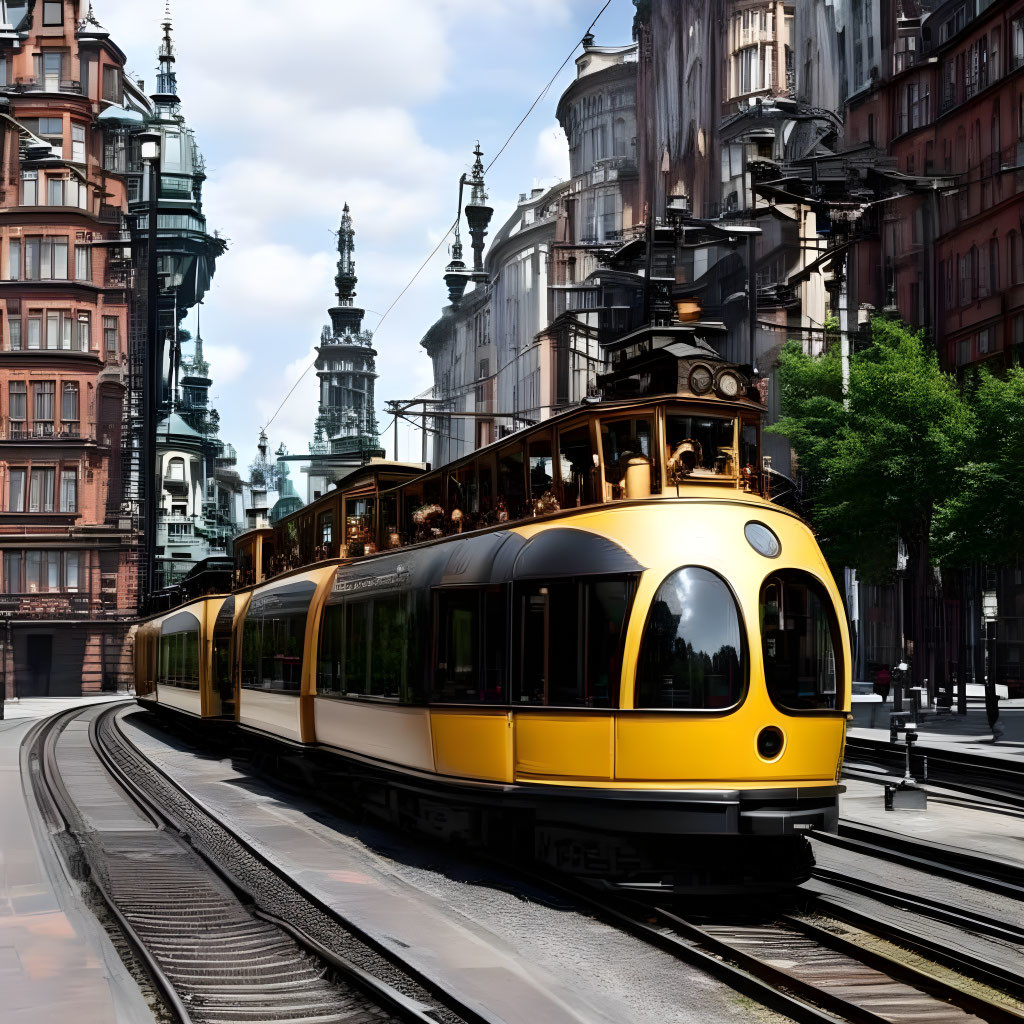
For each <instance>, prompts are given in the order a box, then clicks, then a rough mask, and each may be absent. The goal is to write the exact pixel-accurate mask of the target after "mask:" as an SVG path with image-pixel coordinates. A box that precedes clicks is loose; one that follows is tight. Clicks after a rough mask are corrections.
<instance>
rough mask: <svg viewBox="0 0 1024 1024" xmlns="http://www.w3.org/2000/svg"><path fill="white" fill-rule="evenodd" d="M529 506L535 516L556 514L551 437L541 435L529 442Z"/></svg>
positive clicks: (556, 504)
mask: <svg viewBox="0 0 1024 1024" xmlns="http://www.w3.org/2000/svg"><path fill="white" fill-rule="evenodd" d="M529 455H530V462H529V479H530V504H531V505H532V511H533V513H534V514H535V515H543V514H544V513H545V512H557V511H558V508H559V505H558V500H557V498H556V496H555V490H554V487H555V461H554V455H553V454H552V449H551V435H550V434H542V435H541V436H540V437H534V438H531V440H530V442H529Z"/></svg>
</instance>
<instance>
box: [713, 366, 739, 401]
mask: <svg viewBox="0 0 1024 1024" xmlns="http://www.w3.org/2000/svg"><path fill="white" fill-rule="evenodd" d="M715 390H716V391H717V392H718V394H719V395H720V396H721V397H722V398H736V397H737V396H738V395H739V393H740V379H739V377H737V376H736V374H735V373H731V372H729V371H726V372H724V373H720V374H719V375H718V380H716V381H715Z"/></svg>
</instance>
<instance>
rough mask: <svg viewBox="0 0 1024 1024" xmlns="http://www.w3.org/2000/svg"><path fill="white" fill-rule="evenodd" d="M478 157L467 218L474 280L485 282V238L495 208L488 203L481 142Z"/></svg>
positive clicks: (476, 154)
mask: <svg viewBox="0 0 1024 1024" xmlns="http://www.w3.org/2000/svg"><path fill="white" fill-rule="evenodd" d="M473 155H474V156H475V157H476V160H475V162H474V163H473V172H472V174H470V177H469V184H470V185H471V186H472V192H471V193H470V198H469V202H468V203H466V220H467V221H468V223H469V234H470V237H471V238H472V239H473V280H474V281H476V282H478V283H480V284H483V283H485V282H486V281H487V272H486V271H485V270H484V239H485V238H486V237H487V225H488V224H490V223H491V217H493V216H494V210H493V208H492V207H490V206H488V205H487V192H486V191H485V186H484V162H483V159H482V158H483V155H484V154H483V151H482V150H481V149H480V143H479V142H477V144H476V149H474V150H473Z"/></svg>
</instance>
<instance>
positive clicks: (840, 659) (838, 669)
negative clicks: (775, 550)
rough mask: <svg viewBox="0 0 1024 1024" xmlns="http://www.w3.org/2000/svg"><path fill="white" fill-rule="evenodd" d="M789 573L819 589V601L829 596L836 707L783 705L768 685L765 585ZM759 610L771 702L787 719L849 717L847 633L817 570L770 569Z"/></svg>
mask: <svg viewBox="0 0 1024 1024" xmlns="http://www.w3.org/2000/svg"><path fill="white" fill-rule="evenodd" d="M786 575H790V576H792V575H797V576H801V577H803V578H804V579H803V582H804V585H805V586H806V585H807V583H810V584H813V586H814V587H815V588H817V590H818V591H819V594H818V597H819V600H820V599H821V597H822V596H823V597H824V598H825V604H824V608H825V613H826V618H827V619H828V624H829V636H830V638H831V641H832V654H833V657H834V658H835V675H836V694H835V704H836V706H835V707H834V708H788V707H786V706H785V705H784V704H780V703H779V702H778V701H777V700H776V699H775V696H774V695H773V693H772V690H771V688H770V687H769V685H768V674H767V671H766V670H765V668H764V632H763V630H762V628H761V621H760V619H761V597H762V594H763V593H764V589H765V587H766V586H767V585H768V582H769V581H770V580H771V579H773V578H775V577H782V576H786ZM757 611H758V630H757V632H758V643H759V644H760V647H761V663H762V669H761V675H762V678H763V679H764V688H765V693H767V695H768V699H769V701H771V705H772V707H773V708H775V710H776V711H778V712H779V714H780V715H785V716H786V717H787V718H844V719H845V718H846V711H845V710H844V708H845V706H846V696H847V695H846V692H845V688H846V660H845V649H844V647H843V634H842V626H841V624H840V621H839V612H838V611H837V610H836V606H835V603H834V602H833V600H832V596H831V595H830V594H829V592H828V586H827V585H826V583H825V581H824V580H823V579H821V577H820V576H816V575H815V574H814V573H812V572H809V571H808V570H807V569H798V568H796V567H793V566H784V565H783V566H777V567H776V568H775V569H774V570H773V571H772V572H769V573H768V574H767V575H766V576H765V577H764V579H763V580H761V583H760V585H759V586H758V588H757Z"/></svg>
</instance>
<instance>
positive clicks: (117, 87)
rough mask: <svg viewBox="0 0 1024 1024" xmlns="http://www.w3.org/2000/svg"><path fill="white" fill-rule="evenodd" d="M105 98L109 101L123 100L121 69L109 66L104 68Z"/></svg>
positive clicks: (118, 101) (117, 101)
mask: <svg viewBox="0 0 1024 1024" xmlns="http://www.w3.org/2000/svg"><path fill="white" fill-rule="evenodd" d="M103 98H104V99H105V100H107V101H108V102H109V103H120V102H121V69H120V68H115V67H110V66H107V67H105V68H104V69H103Z"/></svg>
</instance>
